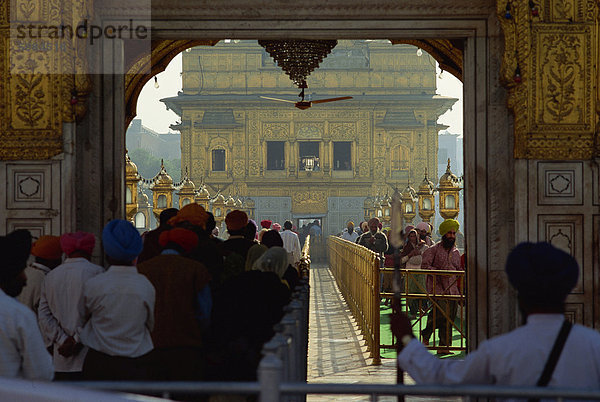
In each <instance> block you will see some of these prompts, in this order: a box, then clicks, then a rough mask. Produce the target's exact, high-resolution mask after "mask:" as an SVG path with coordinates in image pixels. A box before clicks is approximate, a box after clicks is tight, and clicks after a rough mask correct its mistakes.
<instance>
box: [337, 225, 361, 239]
mask: <svg viewBox="0 0 600 402" xmlns="http://www.w3.org/2000/svg"><path fill="white" fill-rule="evenodd" d="M341 238H342V239H344V240H348V241H351V242H352V243H356V239H358V233H356V231H355V230H354V222H352V221H349V222H348V226H346V229H344V231H343V232H342V236H341Z"/></svg>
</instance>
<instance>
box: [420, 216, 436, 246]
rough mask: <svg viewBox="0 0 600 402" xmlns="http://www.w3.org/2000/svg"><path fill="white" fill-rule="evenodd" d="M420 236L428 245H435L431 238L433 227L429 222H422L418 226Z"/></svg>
mask: <svg viewBox="0 0 600 402" xmlns="http://www.w3.org/2000/svg"><path fill="white" fill-rule="evenodd" d="M416 230H417V234H418V235H419V238H420V239H421V240H423V241H424V242H425V244H426V245H427V247H431V246H433V244H434V243H433V240H432V239H431V233H430V232H431V228H430V226H429V224H428V223H427V222H420V223H418V224H417V227H416Z"/></svg>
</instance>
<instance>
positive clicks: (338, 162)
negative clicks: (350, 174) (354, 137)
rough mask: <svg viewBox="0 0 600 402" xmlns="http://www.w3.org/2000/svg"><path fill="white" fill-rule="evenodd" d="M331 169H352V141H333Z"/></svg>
mask: <svg viewBox="0 0 600 402" xmlns="http://www.w3.org/2000/svg"><path fill="white" fill-rule="evenodd" d="M333 170H352V142H350V141H341V142H334V143H333Z"/></svg>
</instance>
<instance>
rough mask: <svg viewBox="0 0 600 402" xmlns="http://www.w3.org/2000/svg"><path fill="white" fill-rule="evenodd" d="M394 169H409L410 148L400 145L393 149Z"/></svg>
mask: <svg viewBox="0 0 600 402" xmlns="http://www.w3.org/2000/svg"><path fill="white" fill-rule="evenodd" d="M391 161H392V170H408V167H409V166H408V161H409V157H408V148H407V147H404V146H402V145H398V146H396V147H394V148H393V149H392V159H391Z"/></svg>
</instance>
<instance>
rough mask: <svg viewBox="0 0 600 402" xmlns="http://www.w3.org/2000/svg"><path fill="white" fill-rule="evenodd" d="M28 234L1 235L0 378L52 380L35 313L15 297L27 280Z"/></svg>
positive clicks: (48, 357)
mask: <svg viewBox="0 0 600 402" xmlns="http://www.w3.org/2000/svg"><path fill="white" fill-rule="evenodd" d="M30 249H31V234H30V233H29V232H28V231H27V230H16V231H14V232H11V233H9V234H8V235H7V236H0V255H2V259H1V260H0V377H13V378H26V379H30V380H48V381H49V380H51V379H52V375H53V372H54V369H53V367H52V359H51V358H50V355H49V354H48V351H47V350H46V348H45V347H44V341H43V340H42V335H41V334H40V330H39V328H38V326H37V322H36V319H35V314H33V312H32V311H31V310H30V309H29V308H28V307H26V306H25V305H23V304H21V303H19V302H18V301H17V300H15V299H14V298H15V297H16V296H18V295H19V293H20V292H21V290H22V289H23V286H25V284H26V283H27V277H26V276H25V274H24V272H23V271H24V269H25V264H26V262H27V258H28V257H29V250H30Z"/></svg>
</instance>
